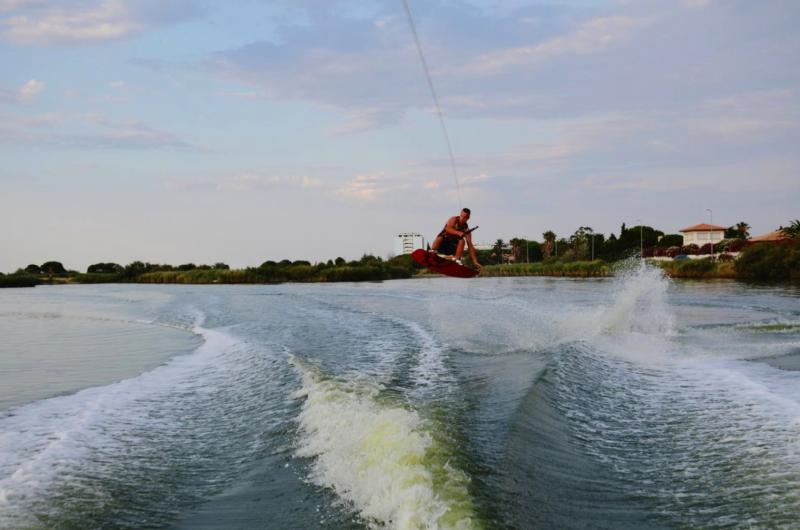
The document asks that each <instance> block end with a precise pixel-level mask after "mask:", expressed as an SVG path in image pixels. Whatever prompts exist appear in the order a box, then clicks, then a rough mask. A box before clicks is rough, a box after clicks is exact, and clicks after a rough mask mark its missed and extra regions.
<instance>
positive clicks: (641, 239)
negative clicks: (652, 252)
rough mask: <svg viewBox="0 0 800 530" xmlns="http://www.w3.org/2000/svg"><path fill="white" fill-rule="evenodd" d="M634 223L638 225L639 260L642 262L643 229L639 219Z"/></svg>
mask: <svg viewBox="0 0 800 530" xmlns="http://www.w3.org/2000/svg"><path fill="white" fill-rule="evenodd" d="M636 222H637V223H639V258H640V259H641V260H642V261H644V234H643V233H642V230H643V229H644V227H643V226H642V220H641V219H637V220H636Z"/></svg>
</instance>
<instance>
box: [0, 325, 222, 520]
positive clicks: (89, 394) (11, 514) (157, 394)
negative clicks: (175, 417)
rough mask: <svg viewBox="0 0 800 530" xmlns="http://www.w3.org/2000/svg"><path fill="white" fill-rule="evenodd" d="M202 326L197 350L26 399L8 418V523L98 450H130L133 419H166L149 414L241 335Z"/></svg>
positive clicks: (3, 424)
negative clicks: (133, 372)
mask: <svg viewBox="0 0 800 530" xmlns="http://www.w3.org/2000/svg"><path fill="white" fill-rule="evenodd" d="M194 331H195V332H196V333H198V334H200V335H202V336H203V337H204V339H205V342H204V343H203V344H202V345H201V346H200V347H199V348H198V349H196V350H195V351H194V352H193V353H192V354H190V355H184V356H180V357H176V358H174V359H173V360H171V361H170V362H168V363H166V364H164V365H161V366H159V367H157V368H155V369H153V370H151V371H149V372H146V373H144V374H141V375H140V376H138V377H135V378H132V379H127V380H123V381H119V382H117V383H113V384H111V385H107V386H103V387H93V388H87V389H85V390H81V391H80V392H77V393H75V394H71V395H66V396H59V397H55V398H51V399H46V400H42V401H38V402H35V403H31V404H28V405H24V406H22V407H19V408H16V409H13V410H12V411H11V412H10V413H9V415H8V416H6V417H3V418H0V527H3V526H4V523H5V522H6V519H7V520H9V521H12V522H15V525H19V524H21V523H20V522H21V521H24V520H25V519H26V517H27V516H26V514H27V512H28V511H29V509H30V507H31V505H32V504H36V503H39V504H41V503H42V502H43V501H44V500H45V499H46V498H47V492H48V490H49V489H50V488H51V487H57V486H58V484H60V483H63V482H64V481H69V477H70V476H71V475H72V474H73V473H75V472H79V471H81V470H84V471H85V470H87V469H91V468H92V466H93V465H95V464H93V463H92V455H94V454H96V453H99V452H102V453H106V454H107V453H113V452H115V451H117V450H118V451H126V450H127V449H126V448H125V447H120V444H121V443H123V442H122V441H121V440H120V438H121V436H120V435H121V433H122V431H126V432H125V436H124V438H125V442H124V443H128V444H129V443H131V436H132V435H131V433H130V432H127V431H128V429H129V427H130V426H131V425H143V424H150V425H153V424H155V423H157V422H158V421H161V420H159V419H157V418H154V417H152V416H151V415H150V414H149V412H150V410H151V407H152V403H154V402H157V401H158V400H159V399H160V398H163V397H164V396H165V395H166V394H168V393H169V392H173V391H175V389H176V388H180V387H181V386H182V385H185V386H189V385H193V384H194V383H192V381H194V380H195V379H196V378H197V376H198V375H199V374H200V372H201V371H202V370H203V369H204V368H205V367H206V366H208V365H209V364H210V363H211V362H212V361H213V359H215V358H216V356H217V355H218V354H220V352H222V351H224V350H225V348H226V347H227V346H229V345H230V344H231V342H232V341H234V340H235V339H233V338H232V337H230V336H228V335H226V334H224V333H221V332H216V331H211V330H205V329H201V328H195V330H194Z"/></svg>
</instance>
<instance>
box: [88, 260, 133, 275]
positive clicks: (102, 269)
mask: <svg viewBox="0 0 800 530" xmlns="http://www.w3.org/2000/svg"><path fill="white" fill-rule="evenodd" d="M124 270H125V269H124V268H123V267H122V265H118V264H116V263H95V264H93V265H89V268H87V269H86V272H87V273H89V274H92V273H97V274H112V273H120V272H123V271H124Z"/></svg>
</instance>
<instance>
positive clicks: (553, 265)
mask: <svg viewBox="0 0 800 530" xmlns="http://www.w3.org/2000/svg"><path fill="white" fill-rule="evenodd" d="M481 275H482V276H568V277H573V278H592V277H602V276H611V275H612V270H611V266H610V265H609V264H608V263H606V262H605V261H602V260H594V261H556V260H554V259H550V260H547V261H543V262H538V263H511V264H506V265H486V266H485V267H484V268H483V273H482V274H481Z"/></svg>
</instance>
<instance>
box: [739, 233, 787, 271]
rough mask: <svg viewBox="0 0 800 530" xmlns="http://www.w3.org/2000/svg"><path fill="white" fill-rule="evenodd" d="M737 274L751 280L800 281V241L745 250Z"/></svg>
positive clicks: (752, 246) (755, 246) (763, 245)
mask: <svg viewBox="0 0 800 530" xmlns="http://www.w3.org/2000/svg"><path fill="white" fill-rule="evenodd" d="M736 272H737V273H738V274H739V275H740V276H741V277H742V278H747V279H751V280H789V279H800V239H796V240H794V241H792V242H790V243H789V244H783V245H776V244H770V243H758V244H755V245H751V246H749V247H747V248H745V249H744V251H743V252H742V254H741V256H740V257H739V259H738V260H736Z"/></svg>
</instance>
